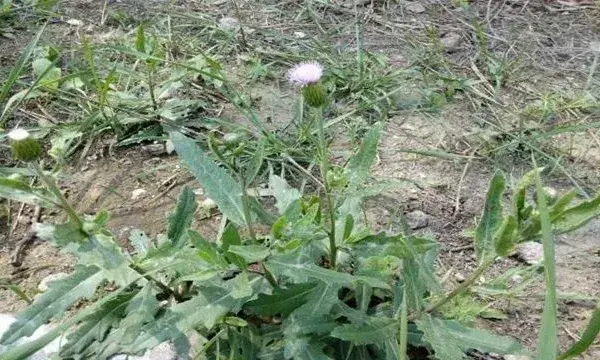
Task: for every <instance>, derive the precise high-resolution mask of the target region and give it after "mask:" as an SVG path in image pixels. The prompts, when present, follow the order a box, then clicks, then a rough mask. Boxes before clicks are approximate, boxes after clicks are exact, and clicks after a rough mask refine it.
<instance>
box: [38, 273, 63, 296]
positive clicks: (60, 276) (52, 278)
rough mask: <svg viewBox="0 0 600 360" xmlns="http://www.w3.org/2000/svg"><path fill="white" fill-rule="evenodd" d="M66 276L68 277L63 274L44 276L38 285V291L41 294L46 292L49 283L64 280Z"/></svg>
mask: <svg viewBox="0 0 600 360" xmlns="http://www.w3.org/2000/svg"><path fill="white" fill-rule="evenodd" d="M67 276H69V274H67V273H63V272H59V273H56V274H50V275H48V276H46V277H45V278H43V279H42V281H40V283H39V285H38V290H39V291H41V292H44V291H46V290H48V286H49V285H50V283H52V282H53V281H56V280H61V279H64V278H66V277H67Z"/></svg>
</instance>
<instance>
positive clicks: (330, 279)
mask: <svg viewBox="0 0 600 360" xmlns="http://www.w3.org/2000/svg"><path fill="white" fill-rule="evenodd" d="M288 258H289V257H288V256H286V257H284V256H279V257H277V258H272V259H271V260H269V261H267V262H265V265H266V266H267V268H268V269H269V271H270V272H271V273H273V274H274V275H277V276H282V275H283V276H287V277H289V278H290V279H292V280H293V281H294V282H296V283H303V282H309V281H314V280H317V281H322V282H324V283H326V284H337V285H340V286H347V287H351V286H352V284H353V283H354V282H355V281H356V278H354V277H353V276H352V275H349V274H346V273H341V272H337V271H333V270H328V269H325V268H322V267H320V266H317V265H315V264H306V263H304V264H302V263H294V262H289V261H287V260H288Z"/></svg>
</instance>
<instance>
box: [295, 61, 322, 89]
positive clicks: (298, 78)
mask: <svg viewBox="0 0 600 360" xmlns="http://www.w3.org/2000/svg"><path fill="white" fill-rule="evenodd" d="M321 76H323V66H321V64H319V63H318V62H316V61H310V62H303V63H300V64H297V65H295V66H294V67H293V68H291V69H290V71H288V80H289V82H290V83H291V84H292V85H298V86H306V85H310V84H314V83H317V82H318V81H319V80H321Z"/></svg>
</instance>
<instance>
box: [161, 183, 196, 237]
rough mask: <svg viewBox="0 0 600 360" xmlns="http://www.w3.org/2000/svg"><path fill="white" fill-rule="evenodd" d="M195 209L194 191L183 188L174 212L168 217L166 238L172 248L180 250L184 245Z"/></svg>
mask: <svg viewBox="0 0 600 360" xmlns="http://www.w3.org/2000/svg"><path fill="white" fill-rule="evenodd" d="M197 207H198V204H197V203H196V197H195V196H194V191H193V190H192V189H190V188H189V187H187V186H186V187H184V188H183V191H182V192H181V195H180V196H179V201H178V202H177V207H176V208H175V212H173V214H171V216H169V229H168V231H167V236H168V238H169V240H171V243H172V244H173V246H174V247H176V248H181V247H183V246H184V245H185V243H186V241H187V233H188V229H189V227H190V225H191V223H192V219H193V218H194V213H195V212H196V208H197Z"/></svg>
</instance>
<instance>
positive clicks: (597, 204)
mask: <svg viewBox="0 0 600 360" xmlns="http://www.w3.org/2000/svg"><path fill="white" fill-rule="evenodd" d="M540 213H541V211H540ZM598 216H600V194H598V195H597V196H596V197H595V198H593V199H591V200H588V201H583V202H581V203H579V204H577V205H575V206H573V207H570V208H568V209H566V210H564V211H562V212H560V213H559V214H556V215H554V216H553V217H552V219H551V220H552V225H553V229H554V233H555V234H564V233H567V232H570V231H573V230H576V229H579V228H580V227H582V226H584V225H585V224H587V223H588V222H590V221H591V220H592V219H594V218H596V217H598Z"/></svg>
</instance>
